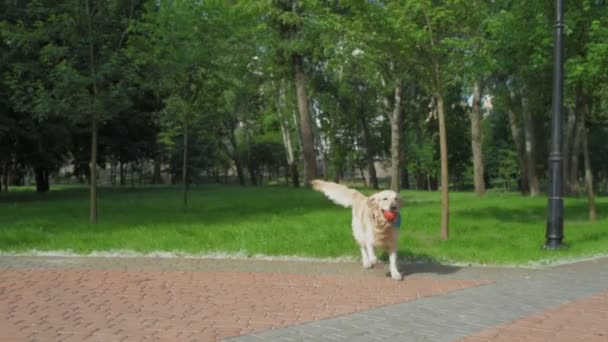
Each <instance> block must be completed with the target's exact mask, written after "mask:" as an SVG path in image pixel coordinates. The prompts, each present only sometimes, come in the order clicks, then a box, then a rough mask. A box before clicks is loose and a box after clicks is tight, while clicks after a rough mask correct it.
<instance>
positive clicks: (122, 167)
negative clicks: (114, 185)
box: [119, 161, 127, 185]
mask: <svg viewBox="0 0 608 342" xmlns="http://www.w3.org/2000/svg"><path fill="white" fill-rule="evenodd" d="M119 170H120V185H125V184H127V180H126V178H127V176H126V175H125V172H126V171H125V163H123V162H122V161H121V162H120V167H119Z"/></svg>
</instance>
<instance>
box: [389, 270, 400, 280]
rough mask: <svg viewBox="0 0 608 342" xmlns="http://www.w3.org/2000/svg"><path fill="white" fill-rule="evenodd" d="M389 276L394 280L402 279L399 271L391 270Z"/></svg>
mask: <svg viewBox="0 0 608 342" xmlns="http://www.w3.org/2000/svg"><path fill="white" fill-rule="evenodd" d="M391 278H393V279H395V280H403V274H401V273H399V272H391Z"/></svg>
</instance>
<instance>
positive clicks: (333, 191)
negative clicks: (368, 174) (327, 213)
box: [310, 179, 365, 208]
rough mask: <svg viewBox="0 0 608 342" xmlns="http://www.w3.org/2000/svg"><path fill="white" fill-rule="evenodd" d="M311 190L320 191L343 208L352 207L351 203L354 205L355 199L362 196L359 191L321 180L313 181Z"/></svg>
mask: <svg viewBox="0 0 608 342" xmlns="http://www.w3.org/2000/svg"><path fill="white" fill-rule="evenodd" d="M310 183H311V184H312V188H313V189H315V190H317V191H320V192H322V193H324V194H325V196H327V198H329V199H330V200H332V201H333V202H334V203H336V204H338V205H341V206H343V207H346V208H348V207H352V206H353V203H355V198H357V197H359V196H361V197H363V198H364V197H365V196H363V194H361V193H360V192H359V191H357V190H354V189H351V188H349V187H347V186H344V185H341V184H336V183H332V182H325V181H322V180H318V179H315V180H313V181H312V182H310Z"/></svg>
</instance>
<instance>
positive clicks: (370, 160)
mask: <svg viewBox="0 0 608 342" xmlns="http://www.w3.org/2000/svg"><path fill="white" fill-rule="evenodd" d="M359 120H360V121H361V128H362V131H363V145H364V146H365V160H366V161H367V172H368V174H369V186H370V187H372V188H373V189H378V177H377V176H376V167H375V166H374V151H373V150H372V143H371V136H370V132H369V126H368V125H367V120H366V118H365V113H364V112H363V105H361V109H360V111H359Z"/></svg>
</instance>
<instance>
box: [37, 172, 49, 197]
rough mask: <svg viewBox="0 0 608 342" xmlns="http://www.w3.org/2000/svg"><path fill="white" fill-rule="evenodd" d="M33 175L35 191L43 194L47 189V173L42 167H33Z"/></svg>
mask: <svg viewBox="0 0 608 342" xmlns="http://www.w3.org/2000/svg"><path fill="white" fill-rule="evenodd" d="M34 175H35V177H34V178H35V181H36V192H37V193H39V194H43V193H45V192H48V191H49V173H48V170H47V169H46V168H44V167H36V168H34Z"/></svg>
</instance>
